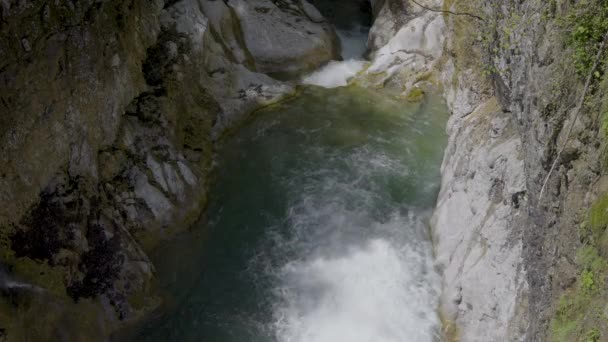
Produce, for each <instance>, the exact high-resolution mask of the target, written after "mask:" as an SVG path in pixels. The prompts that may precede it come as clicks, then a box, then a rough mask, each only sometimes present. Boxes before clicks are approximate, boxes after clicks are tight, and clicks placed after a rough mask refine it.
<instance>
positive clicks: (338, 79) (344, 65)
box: [302, 59, 366, 88]
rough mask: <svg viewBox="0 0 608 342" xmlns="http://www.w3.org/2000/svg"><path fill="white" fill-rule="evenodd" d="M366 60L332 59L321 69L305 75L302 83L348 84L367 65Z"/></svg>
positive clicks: (326, 85)
mask: <svg viewBox="0 0 608 342" xmlns="http://www.w3.org/2000/svg"><path fill="white" fill-rule="evenodd" d="M365 64H366V62H365V61H359V60H354V59H351V60H348V61H343V62H339V61H331V62H329V63H328V64H327V65H325V66H324V67H323V68H321V69H320V70H317V71H315V72H313V73H312V74H310V75H308V76H306V77H304V79H303V80H302V83H304V84H312V85H317V86H320V87H324V88H336V87H343V86H346V85H348V81H349V80H350V79H352V78H353V77H355V76H356V75H357V73H359V71H361V70H363V68H364V67H365Z"/></svg>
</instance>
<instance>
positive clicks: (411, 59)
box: [360, 0, 528, 341]
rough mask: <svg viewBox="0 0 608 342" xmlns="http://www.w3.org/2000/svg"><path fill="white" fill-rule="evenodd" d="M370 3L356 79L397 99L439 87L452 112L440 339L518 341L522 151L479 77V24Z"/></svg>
mask: <svg viewBox="0 0 608 342" xmlns="http://www.w3.org/2000/svg"><path fill="white" fill-rule="evenodd" d="M418 2H419V3H420V4H422V5H424V6H425V7H428V8H435V9H442V8H443V6H444V4H443V2H442V1H434V0H420V1H418ZM372 5H373V9H374V12H375V13H377V14H376V17H375V21H374V25H373V27H372V30H371V32H370V36H369V40H368V47H369V49H370V50H371V57H372V61H371V65H370V67H369V68H368V69H367V70H366V71H365V74H364V75H363V76H360V77H361V78H362V79H363V81H364V82H370V83H371V84H372V85H376V86H382V87H387V88H392V89H395V90H396V91H398V92H399V93H402V94H404V95H407V94H408V93H409V92H411V91H412V89H415V88H418V87H420V88H422V89H423V90H424V89H426V88H428V87H429V86H430V87H432V85H433V84H434V85H438V86H440V87H441V88H442V89H443V92H444V97H445V99H446V102H447V104H448V107H449V108H450V111H451V117H450V120H449V122H448V127H447V133H448V135H449V142H448V146H447V149H446V152H445V157H444V161H443V164H442V186H441V191H440V194H439V197H438V203H437V207H436V210H435V212H434V215H433V218H432V222H431V226H432V232H433V242H434V245H435V254H436V258H437V259H436V263H437V268H438V269H439V270H440V271H441V273H442V277H443V285H442V287H443V289H442V295H441V297H440V311H441V314H442V316H443V318H444V323H445V326H444V328H445V334H446V336H445V338H458V339H459V340H461V341H507V340H508V341H512V340H521V339H524V338H525V336H526V326H525V322H522V320H521V318H522V317H525V313H526V307H525V304H526V298H527V297H526V295H527V293H528V279H527V274H526V267H525V262H524V254H525V253H524V238H523V237H524V233H525V223H526V222H527V212H526V208H527V207H526V205H527V174H526V172H525V157H524V154H525V152H524V148H523V139H522V137H521V135H520V130H519V123H518V121H517V120H516V119H515V118H514V117H513V115H512V114H511V113H509V111H508V109H506V108H505V107H504V105H503V103H502V102H504V101H502V98H501V94H499V93H498V91H496V90H495V88H494V85H493V84H492V83H491V82H489V81H488V80H487V79H486V77H484V76H483V64H482V60H483V53H482V52H480V51H479V49H480V47H479V45H480V43H479V41H478V38H477V37H478V35H479V33H475V32H478V31H475V28H476V27H477V28H479V26H481V24H482V23H480V22H476V21H475V19H471V18H469V17H467V18H460V17H459V18H453V17H450V16H446V15H444V14H441V13H437V12H434V11H429V10H427V9H424V8H422V7H421V6H419V5H418V4H416V3H414V2H412V1H406V0H403V1H401V0H385V1H381V2H380V1H378V2H374V3H373V4H372ZM466 10H469V9H468V8H467V9H466ZM474 13H477V12H474ZM456 20H463V21H467V20H468V22H467V25H466V27H468V28H470V29H471V31H464V32H463V31H461V30H455V29H454V27H455V26H456V24H459V25H460V26H457V27H458V28H460V27H461V26H462V25H461V24H462V22H461V21H458V22H456V23H455V21H456ZM469 44H470V45H469Z"/></svg>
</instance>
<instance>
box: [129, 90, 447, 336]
mask: <svg viewBox="0 0 608 342" xmlns="http://www.w3.org/2000/svg"><path fill="white" fill-rule="evenodd" d="M254 116H255V120H253V121H252V122H250V123H249V124H248V125H246V126H245V127H243V128H242V129H241V130H239V131H238V133H237V134H236V135H235V136H232V137H230V138H228V139H227V140H226V142H225V143H223V144H222V146H221V148H220V149H219V150H218V154H217V165H216V170H217V176H216V179H215V181H214V183H213V187H212V189H211V205H210V208H209V211H208V217H207V218H205V219H204V220H202V221H201V223H200V227H199V229H195V232H198V234H195V233H193V234H189V235H187V236H183V237H181V238H179V239H177V240H176V241H174V242H172V243H170V244H168V245H166V246H165V247H164V248H163V249H162V250H159V251H158V252H157V253H156V256H155V262H156V264H157V268H158V271H159V272H158V274H159V276H160V281H161V287H162V289H163V291H164V292H165V293H166V294H167V295H168V298H170V299H171V301H170V303H171V304H170V305H168V306H167V307H166V308H165V309H164V310H163V311H162V312H161V313H159V314H158V315H157V316H156V317H154V318H153V319H152V320H150V321H149V322H147V323H146V324H144V325H143V326H141V327H138V329H137V331H135V332H134V333H133V334H132V336H130V337H129V340H141V341H214V342H215V341H217V342H232V341H234V342H243V341H252V342H255V341H260V342H261V341H279V342H287V341H289V342H337V341H350V342H393V341H394V342H404V341H415V342H424V341H434V340H435V339H436V338H437V335H438V325H439V319H438V317H437V314H436V306H437V299H438V292H439V288H440V284H439V282H440V279H439V277H438V275H437V274H436V272H435V271H434V269H433V260H432V248H431V243H430V241H429V234H428V226H427V223H428V219H429V216H430V211H431V210H432V208H433V206H434V203H435V200H436V196H437V192H438V189H439V181H440V175H439V167H440V163H441V159H442V154H443V148H444V145H445V143H446V136H445V134H444V127H445V121H446V119H447V109H446V107H445V105H444V103H443V102H442V100H441V99H440V98H439V97H433V96H428V98H427V99H426V100H425V101H424V102H423V103H421V104H406V103H404V102H403V101H399V100H396V99H393V98H391V97H388V96H386V95H383V94H380V93H377V92H374V91H372V90H366V89H361V88H357V87H355V86H350V87H341V88H335V89H324V88H319V87H307V88H305V89H304V90H303V91H302V92H301V94H300V95H299V96H297V97H296V98H294V99H292V100H290V101H287V102H283V103H281V104H278V105H274V106H272V107H269V108H266V109H264V110H262V111H260V112H258V113H256V114H255V115H254Z"/></svg>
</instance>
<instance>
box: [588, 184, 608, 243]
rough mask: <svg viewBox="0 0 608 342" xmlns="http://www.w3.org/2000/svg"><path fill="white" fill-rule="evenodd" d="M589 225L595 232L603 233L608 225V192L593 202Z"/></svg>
mask: <svg viewBox="0 0 608 342" xmlns="http://www.w3.org/2000/svg"><path fill="white" fill-rule="evenodd" d="M589 226H590V228H591V231H592V233H593V234H601V233H603V232H604V231H605V230H606V227H607V226H608V194H605V195H604V196H603V197H601V198H600V199H599V200H598V201H596V202H595V204H593V206H592V207H591V210H590V212H589Z"/></svg>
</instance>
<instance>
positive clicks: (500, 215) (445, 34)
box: [365, 0, 608, 341]
mask: <svg viewBox="0 0 608 342" xmlns="http://www.w3.org/2000/svg"><path fill="white" fill-rule="evenodd" d="M372 5H373V6H372V8H373V12H374V14H375V15H376V19H375V22H374V26H373V28H372V30H371V32H370V38H369V42H368V46H369V48H370V50H371V53H370V56H371V57H372V67H370V68H369V69H368V70H367V71H366V74H365V80H366V81H367V82H370V83H371V84H372V85H374V86H380V87H385V88H389V89H394V90H397V91H398V92H399V93H400V94H404V95H406V98H407V99H411V98H412V97H411V96H407V94H411V93H412V90H414V89H420V90H422V91H428V90H432V89H433V86H437V87H441V88H442V89H443V93H444V96H445V99H446V102H447V104H448V107H449V108H450V111H451V116H450V120H449V122H448V127H447V133H448V135H449V143H448V146H447V149H446V152H445V158H444V161H443V165H442V185H441V192H440V194H439V198H438V203H437V207H436V210H435V213H434V215H433V219H432V222H431V226H432V235H433V240H434V244H435V253H436V258H437V260H436V264H437V269H438V271H439V272H440V273H441V274H442V277H443V289H442V294H441V299H440V303H441V305H440V306H441V307H440V313H441V315H442V318H443V321H444V332H443V338H444V339H447V340H450V341H452V340H459V341H524V340H525V341H549V340H550V341H579V340H581V341H582V340H584V341H600V340H605V339H606V338H608V326H607V325H606V323H605V322H606V320H605V318H604V317H605V312H606V309H605V306H606V298H608V297H607V292H606V290H605V288H606V280H607V277H606V276H607V274H608V273H607V270H608V269H607V267H606V265H608V263H607V262H606V261H607V260H606V256H608V255H607V254H606V241H608V240H607V237H608V236H607V235H606V234H605V230H606V227H607V225H608V212H607V209H608V200H607V196H606V190H607V189H606V185H607V183H606V177H605V171H604V170H605V160H606V159H605V146H606V127H607V125H606V117H607V116H606V112H607V111H606V109H607V108H606V97H605V96H604V94H605V89H606V86H607V85H608V84H607V82H606V81H605V78H606V77H605V76H604V74H605V72H606V63H605V61H606V53H605V52H603V51H600V47H601V46H602V41H603V40H604V35H605V31H606V28H607V27H608V20H607V19H608V8H607V7H606V5H605V4H604V3H603V2H601V1H590V2H570V1H537V0H526V1H511V0H466V1H451V0H446V1H422V0H416V1H413V0H386V1H372ZM435 44H439V45H440V46H441V49H440V50H441V51H439V52H437V50H436V49H429V48H428V47H430V46H434V45H435ZM383 51H384V53H383ZM598 52H599V54H598ZM425 57H426V58H425ZM429 57H432V58H429ZM596 57H597V59H596ZM383 61H387V63H383ZM370 80H371V81H370ZM416 93H419V92H418V91H416Z"/></svg>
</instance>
